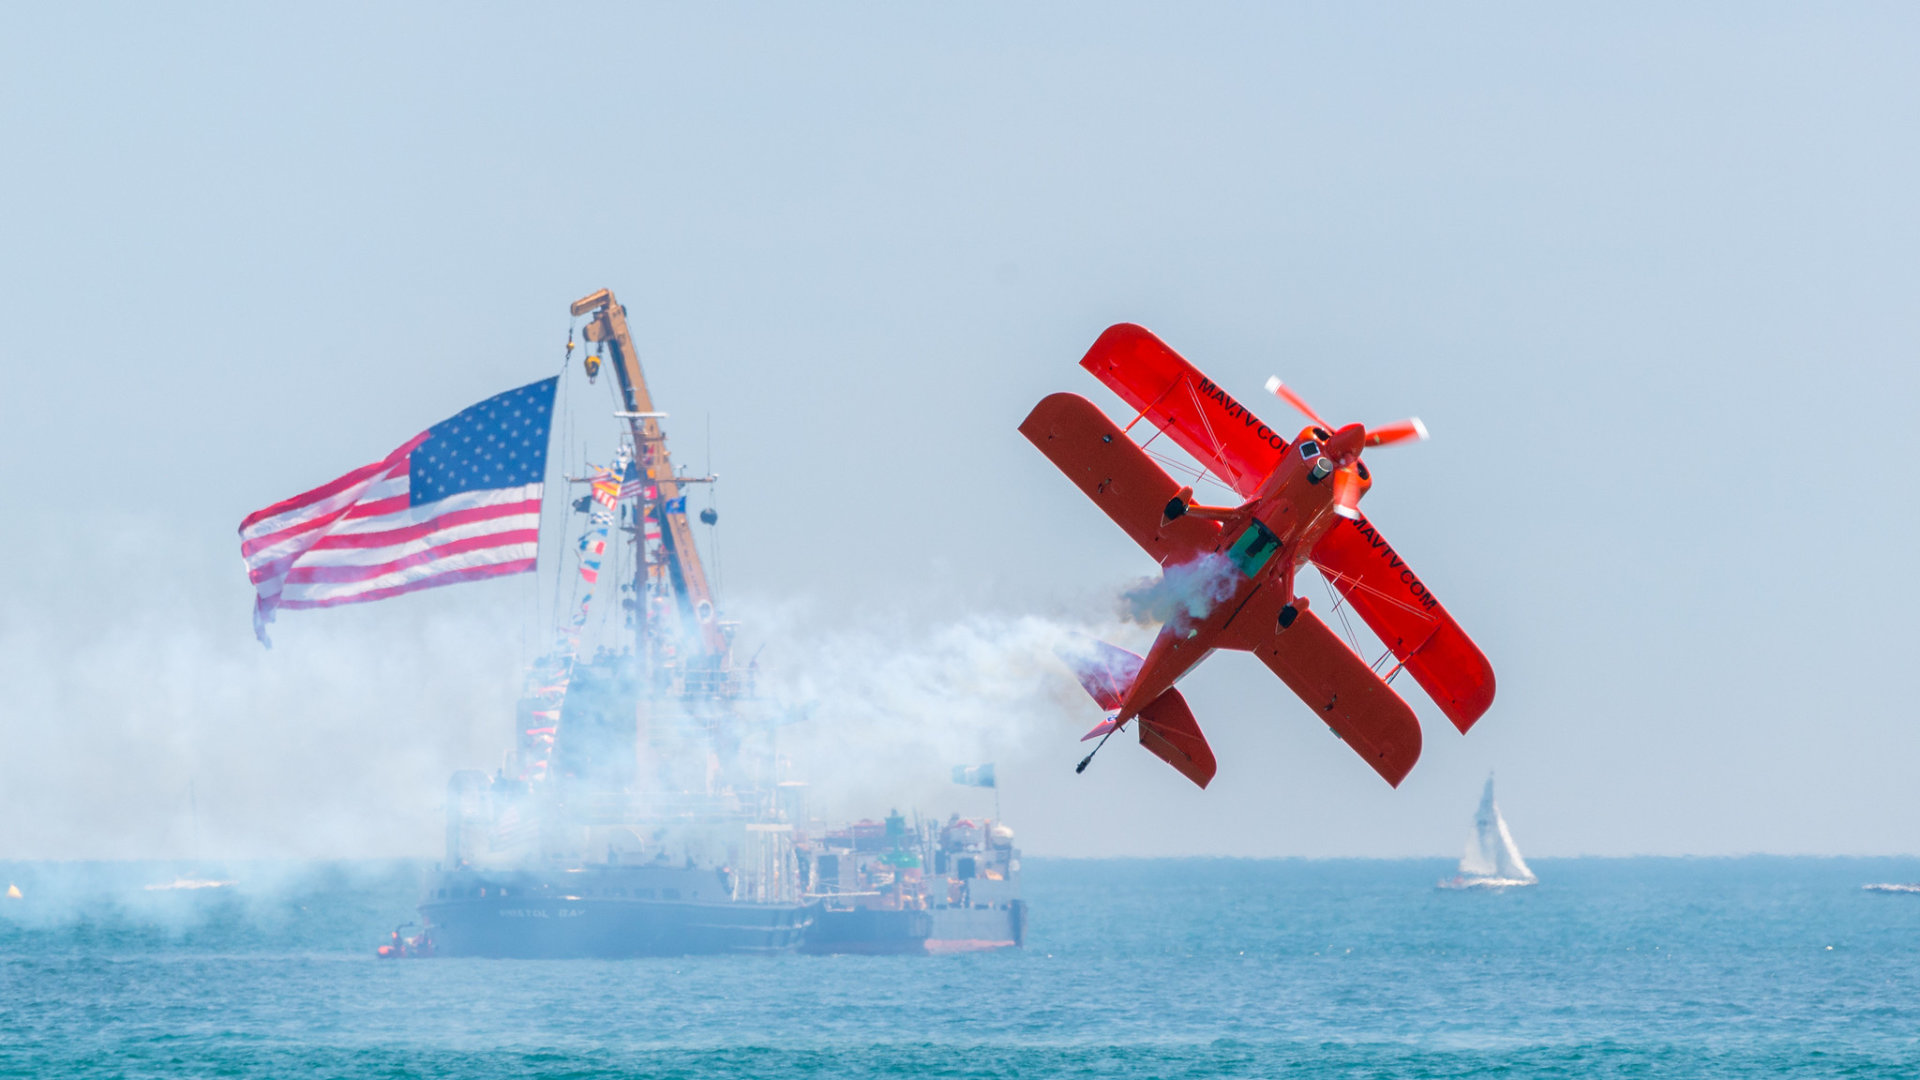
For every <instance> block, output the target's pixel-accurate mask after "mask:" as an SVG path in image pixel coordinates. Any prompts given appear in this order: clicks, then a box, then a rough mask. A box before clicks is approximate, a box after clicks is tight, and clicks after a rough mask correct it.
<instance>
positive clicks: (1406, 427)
mask: <svg viewBox="0 0 1920 1080" xmlns="http://www.w3.org/2000/svg"><path fill="white" fill-rule="evenodd" d="M1426 438H1427V425H1425V424H1423V423H1421V422H1420V418H1419V417H1417V416H1416V417H1414V418H1412V419H1410V420H1395V421H1394V422H1393V423H1391V424H1382V425H1380V426H1379V427H1377V428H1369V429H1367V445H1368V446H1391V445H1393V444H1394V443H1397V442H1408V441H1412V442H1422V441H1425V439H1426Z"/></svg>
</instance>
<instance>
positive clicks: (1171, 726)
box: [1140, 690, 1217, 788]
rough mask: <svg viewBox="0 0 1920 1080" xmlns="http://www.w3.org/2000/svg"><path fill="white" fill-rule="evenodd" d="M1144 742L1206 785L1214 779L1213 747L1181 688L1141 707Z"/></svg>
mask: <svg viewBox="0 0 1920 1080" xmlns="http://www.w3.org/2000/svg"><path fill="white" fill-rule="evenodd" d="M1140 745H1141V746H1144V747H1146V748H1147V749H1148V750H1149V751H1151V752H1152V754H1153V756H1154V757H1157V758H1159V759H1160V760H1161V761H1164V762H1166V763H1167V764H1169V765H1171V766H1173V767H1174V768H1175V769H1177V770H1179V772H1180V775H1181V776H1184V777H1186V778H1187V779H1189V780H1191V781H1193V782H1194V783H1196V784H1198V785H1200V786H1201V787H1202V788H1204V787H1206V786H1207V784H1208V783H1210V782H1212V780H1213V773H1214V770H1215V768H1217V766H1216V765H1215V763H1214V760H1213V748H1212V747H1210V746H1208V745H1207V737H1206V736H1205V735H1202V734H1201V733H1200V723H1199V721H1197V720H1195V719H1194V718H1193V710H1192V709H1189V708H1187V699H1186V698H1184V697H1181V696H1180V691H1178V690H1169V691H1167V692H1166V693H1164V694H1161V695H1160V696H1159V697H1157V698H1154V699H1153V702H1152V703H1151V704H1149V705H1148V706H1147V707H1146V708H1144V709H1141V710H1140Z"/></svg>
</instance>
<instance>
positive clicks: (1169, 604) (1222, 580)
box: [1120, 551, 1239, 626]
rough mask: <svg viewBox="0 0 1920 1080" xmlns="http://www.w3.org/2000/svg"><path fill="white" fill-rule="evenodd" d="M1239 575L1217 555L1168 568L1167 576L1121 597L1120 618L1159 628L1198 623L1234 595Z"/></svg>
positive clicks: (1144, 581) (1139, 585) (1147, 581)
mask: <svg viewBox="0 0 1920 1080" xmlns="http://www.w3.org/2000/svg"><path fill="white" fill-rule="evenodd" d="M1238 583H1239V571H1238V570H1236V569H1235V568H1234V565H1233V561H1232V560H1231V559H1229V558H1227V557H1226V556H1225V555H1222V554H1220V553H1218V552H1211V551H1210V552H1207V553H1205V554H1203V555H1201V556H1200V557H1198V558H1196V559H1194V560H1193V561H1192V562H1187V563H1181V564H1179V565H1177V566H1169V567H1167V570H1166V573H1165V574H1163V575H1161V576H1159V577H1153V578H1146V579H1142V580H1141V581H1139V582H1137V583H1136V584H1134V585H1133V586H1132V587H1131V588H1128V589H1127V590H1126V591H1124V592H1122V593H1121V594H1120V615H1121V617H1122V618H1125V619H1127V620H1129V621H1131V622H1135V623H1151V624H1154V625H1156V626H1157V625H1159V624H1161V623H1169V622H1180V623H1189V622H1198V621H1199V620H1201V619H1204V618H1206V617H1207V614H1208V613H1209V612H1211V611H1212V610H1213V607H1214V605H1215V604H1218V603H1220V602H1221V601H1222V600H1225V599H1226V598H1227V597H1229V596H1232V595H1233V590H1234V586H1236V585H1237V584H1238Z"/></svg>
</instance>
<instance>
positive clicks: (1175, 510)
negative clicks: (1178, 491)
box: [1166, 499, 1187, 521]
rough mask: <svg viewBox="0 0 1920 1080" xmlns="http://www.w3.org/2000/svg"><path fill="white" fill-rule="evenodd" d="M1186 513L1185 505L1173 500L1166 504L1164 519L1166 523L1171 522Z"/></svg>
mask: <svg viewBox="0 0 1920 1080" xmlns="http://www.w3.org/2000/svg"><path fill="white" fill-rule="evenodd" d="M1186 512H1187V504H1186V503H1183V502H1181V501H1180V500H1179V499H1175V500H1173V501H1172V502H1170V503H1168V504H1167V510H1166V518H1167V520H1168V521H1173V520H1176V519H1177V518H1180V517H1182V516H1184V515H1185V514H1186Z"/></svg>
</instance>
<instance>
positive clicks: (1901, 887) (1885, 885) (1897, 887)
mask: <svg viewBox="0 0 1920 1080" xmlns="http://www.w3.org/2000/svg"><path fill="white" fill-rule="evenodd" d="M1860 887H1861V888H1862V889H1865V890H1866V891H1868V892H1912V893H1920V883H1915V882H1911V881H1907V882H1899V881H1881V882H1876V883H1875V884H1872V885H1862V886H1860Z"/></svg>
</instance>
